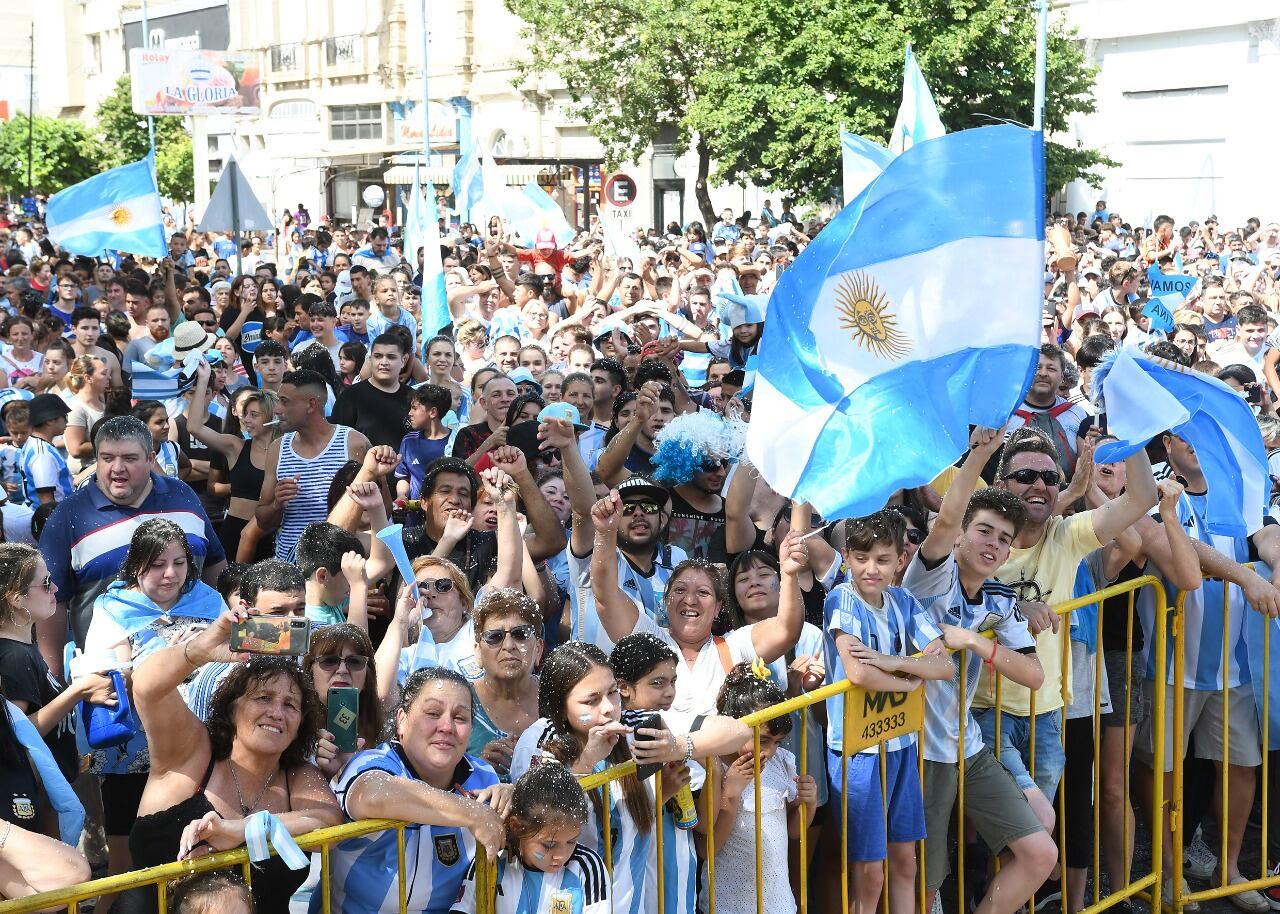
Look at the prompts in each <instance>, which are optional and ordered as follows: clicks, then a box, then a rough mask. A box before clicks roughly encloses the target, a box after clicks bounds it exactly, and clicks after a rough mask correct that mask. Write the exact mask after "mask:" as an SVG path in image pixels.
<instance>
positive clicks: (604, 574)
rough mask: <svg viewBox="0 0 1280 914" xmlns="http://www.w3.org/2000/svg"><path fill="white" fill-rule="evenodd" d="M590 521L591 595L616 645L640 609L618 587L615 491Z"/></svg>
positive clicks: (632, 626)
mask: <svg viewBox="0 0 1280 914" xmlns="http://www.w3.org/2000/svg"><path fill="white" fill-rule="evenodd" d="M591 521H592V523H593V525H594V527H595V532H596V533H595V535H596V542H595V546H594V548H593V549H592V550H591V593H592V595H593V596H594V597H595V600H596V615H598V616H599V617H600V624H601V625H602V626H604V630H605V634H607V635H608V636H609V638H610V640H612V641H614V642H618V641H621V640H622V639H623V638H625V637H626V636H627V635H629V634H631V633H632V632H633V631H634V630H635V627H636V622H637V620H638V619H639V618H640V609H639V607H637V606H636V604H635V603H633V602H632V601H631V598H630V597H628V596H627V595H626V594H624V593H623V592H622V588H621V587H619V586H618V524H620V523H621V522H622V496H620V495H619V494H618V492H617V490H616V489H615V490H613V491H612V492H610V493H609V494H608V495H606V496H605V497H604V498H602V499H600V500H599V501H598V502H596V503H595V505H593V506H592V508H591ZM802 612H803V610H802ZM757 652H758V651H757Z"/></svg>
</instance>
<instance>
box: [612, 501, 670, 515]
mask: <svg viewBox="0 0 1280 914" xmlns="http://www.w3.org/2000/svg"><path fill="white" fill-rule="evenodd" d="M637 510H639V511H640V512H641V513H643V514H657V513H658V512H660V511H661V510H662V508H661V507H660V506H659V505H656V504H654V503H653V502H651V501H624V502H623V503H622V513H623V514H624V515H630V514H635V513H636V511H637Z"/></svg>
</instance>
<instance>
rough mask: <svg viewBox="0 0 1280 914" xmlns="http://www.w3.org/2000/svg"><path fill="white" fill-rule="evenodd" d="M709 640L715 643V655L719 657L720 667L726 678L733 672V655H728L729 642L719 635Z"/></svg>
mask: <svg viewBox="0 0 1280 914" xmlns="http://www.w3.org/2000/svg"><path fill="white" fill-rule="evenodd" d="M711 640H712V641H714V642H715V643H716V653H718V654H719V655H720V665H721V666H722V667H724V674H725V675H726V676H728V675H729V674H730V673H732V672H733V655H732V654H730V653H729V642H727V641H725V640H724V639H723V638H721V637H720V636H719V635H712V636H711Z"/></svg>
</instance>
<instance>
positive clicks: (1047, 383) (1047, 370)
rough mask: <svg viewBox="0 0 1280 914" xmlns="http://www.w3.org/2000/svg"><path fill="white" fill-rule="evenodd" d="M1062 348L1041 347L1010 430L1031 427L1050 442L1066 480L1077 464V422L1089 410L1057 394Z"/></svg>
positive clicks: (1060, 372) (1060, 382)
mask: <svg viewBox="0 0 1280 914" xmlns="http://www.w3.org/2000/svg"><path fill="white" fill-rule="evenodd" d="M1065 360H1066V356H1065V355H1064V354H1063V352H1062V349H1061V348H1060V347H1058V346H1057V345H1055V344H1053V343H1045V344H1044V345H1043V346H1041V347H1040V364H1039V365H1038V366H1037V367H1036V374H1035V378H1034V379H1033V380H1032V381H1031V389H1030V390H1028V391H1027V396H1026V399H1025V400H1024V401H1023V403H1022V405H1021V406H1020V407H1018V408H1017V409H1016V410H1014V411H1013V418H1012V419H1011V420H1010V421H1009V430H1010V431H1013V430H1015V429H1019V428H1021V427H1023V426H1024V425H1026V426H1031V427H1032V428H1035V429H1036V430H1037V431H1039V432H1041V433H1043V434H1044V436H1045V437H1046V438H1048V439H1049V440H1050V441H1051V442H1052V443H1053V448H1054V451H1055V453H1056V454H1057V458H1058V460H1057V462H1058V466H1059V467H1061V468H1062V469H1063V470H1064V471H1065V472H1066V478H1067V481H1068V482H1070V481H1071V476H1072V474H1073V473H1074V472H1075V467H1076V451H1077V449H1078V447H1079V442H1078V441H1077V438H1078V436H1079V432H1080V423H1081V422H1083V421H1084V419H1085V417H1086V416H1088V415H1089V413H1088V412H1087V411H1086V410H1085V408H1084V407H1083V406H1081V405H1080V404H1079V403H1072V402H1071V401H1070V400H1068V399H1067V398H1066V397H1063V396H1060V395H1059V393H1058V388H1059V387H1061V386H1062V373H1063V370H1064V366H1065V364H1066V361H1065Z"/></svg>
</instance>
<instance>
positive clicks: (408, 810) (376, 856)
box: [254, 667, 511, 914]
mask: <svg viewBox="0 0 1280 914" xmlns="http://www.w3.org/2000/svg"><path fill="white" fill-rule="evenodd" d="M390 726H391V738H390V739H389V740H388V741H387V742H385V743H382V744H381V745H379V746H377V747H376V748H374V749H366V750H365V751H364V752H361V753H359V754H358V755H356V757H355V758H353V759H352V760H351V762H350V763H349V764H348V765H347V766H346V767H345V768H344V769H343V771H342V775H341V777H339V779H338V781H337V785H336V786H337V791H338V796H339V797H340V798H341V800H342V809H343V811H344V812H345V813H346V815H347V817H348V819H349V820H350V821H355V820H357V819H376V818H388V819H403V820H405V821H408V822H414V823H419V824H420V825H423V826H427V827H425V828H409V829H406V830H405V834H404V859H405V869H406V872H405V874H404V875H405V885H406V887H407V894H406V898H405V903H406V908H405V909H406V910H409V911H421V912H426V914H447V912H448V911H449V909H450V907H451V905H452V904H453V902H454V901H455V900H456V899H457V898H458V896H459V889H460V888H461V887H462V881H463V878H464V877H465V876H466V873H467V870H468V869H469V868H470V866H471V861H472V860H473V859H474V857H475V854H476V853H477V844H480V845H483V846H484V849H485V851H487V852H488V855H489V859H490V860H492V859H493V858H494V856H495V855H496V854H497V852H498V851H499V850H500V849H501V848H502V847H503V845H504V843H505V840H506V832H505V829H504V828H503V826H502V817H503V816H505V815H506V813H507V807H508V805H509V804H510V802H511V786H510V785H509V784H500V783H499V782H498V776H497V774H495V773H494V770H493V769H492V768H490V767H489V765H487V764H486V763H485V762H483V761H481V760H480V759H477V758H475V757H473V756H469V755H467V754H466V749H467V742H468V740H469V739H470V737H471V728H472V695H471V688H470V686H468V684H467V680H466V679H464V678H463V677H462V676H461V675H459V674H458V673H456V672H454V671H452V670H445V669H441V668H439V667H431V668H428V669H424V670H419V671H417V672H416V673H414V674H413V675H412V676H410V677H409V680H408V681H407V682H406V683H405V684H404V692H403V695H402V698H401V702H400V707H399V709H398V710H397V711H396V713H395V719H394V721H393V722H392V723H391V725H390ZM396 844H397V838H396V833H395V832H393V831H386V832H380V833H378V834H374V835H369V836H367V837H363V838H352V839H350V840H348V841H344V842H342V843H341V844H339V845H337V846H335V847H334V848H333V849H332V851H331V852H330V866H331V872H332V873H334V874H335V875H334V877H333V880H332V898H331V905H332V909H333V910H334V911H338V912H344V914H349V912H357V911H359V912H380V914H393V912H398V911H399V910H400V904H399V888H398V877H397V871H396ZM254 885H255V886H256V885H257V881H256V880H255V881H254ZM318 909H319V899H318V898H313V902H312V910H318ZM259 910H271V911H274V910H284V908H259Z"/></svg>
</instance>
